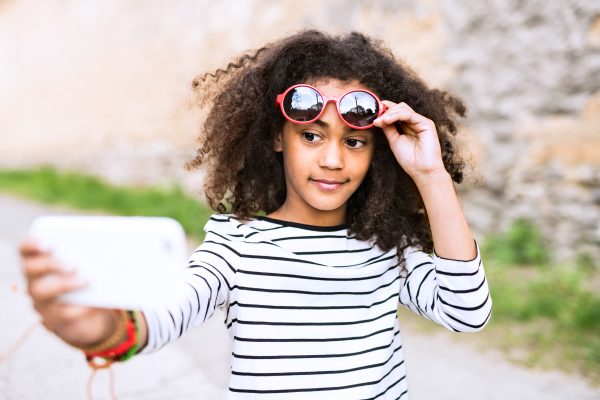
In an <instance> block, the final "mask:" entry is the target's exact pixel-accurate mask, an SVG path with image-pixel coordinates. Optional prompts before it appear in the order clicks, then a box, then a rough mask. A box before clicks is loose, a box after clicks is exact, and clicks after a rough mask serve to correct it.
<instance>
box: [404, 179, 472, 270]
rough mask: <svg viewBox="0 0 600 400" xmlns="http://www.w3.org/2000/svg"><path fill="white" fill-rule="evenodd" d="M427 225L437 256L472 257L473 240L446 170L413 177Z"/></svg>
mask: <svg viewBox="0 0 600 400" xmlns="http://www.w3.org/2000/svg"><path fill="white" fill-rule="evenodd" d="M415 183H416V184H417V187H418V189H419V192H420V194H421V197H422V198H423V202H424V203H425V208H426V209H427V215H428V217H429V224H430V225H431V232H432V235H433V244H434V246H435V252H436V254H437V255H438V256H440V257H444V258H450V259H454V260H463V261H468V260H472V259H473V258H475V257H476V255H477V252H476V248H475V242H474V240H473V236H472V235H471V231H470V229H469V225H468V224H467V221H466V220H465V217H464V215H463V212H462V209H461V208H460V204H459V202H458V198H457V196H456V192H455V191H454V186H453V184H452V178H451V177H450V174H448V172H446V170H443V171H438V172H435V173H431V174H429V175H428V176H426V177H421V178H419V179H416V180H415Z"/></svg>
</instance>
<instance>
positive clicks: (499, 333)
mask: <svg viewBox="0 0 600 400" xmlns="http://www.w3.org/2000/svg"><path fill="white" fill-rule="evenodd" d="M305 28H317V29H322V30H326V31H328V32H331V33H347V32H350V31H353V30H356V31H360V32H363V33H366V34H369V35H372V36H374V37H376V38H380V39H383V40H384V41H385V42H386V43H387V45H388V46H389V47H390V48H391V50H392V51H393V53H394V54H395V55H396V56H397V57H399V58H401V59H403V60H405V61H406V62H407V63H408V64H409V65H411V66H412V67H413V68H414V69H416V70H417V71H418V73H419V74H420V75H421V76H422V77H423V78H424V79H425V81H427V82H428V83H429V84H430V85H431V86H432V87H439V88H444V89H448V90H450V91H452V92H453V93H455V94H456V95H458V96H459V97H462V98H463V99H464V100H465V102H466V103H467V106H468V108H469V114H468V118H467V119H466V120H464V121H463V123H462V127H461V132H460V134H459V140H460V141H461V142H462V143H463V144H464V147H465V149H466V151H467V154H470V157H471V158H472V161H473V165H474V170H473V173H472V176H473V177H474V179H471V180H469V181H468V182H466V183H464V184H462V185H459V186H458V187H457V189H458V190H459V191H460V195H461V201H462V203H463V208H464V211H465V214H466V216H467V219H468V221H469V223H470V226H471V227H472V229H473V231H474V232H475V235H476V238H477V239H478V241H479V242H480V244H481V245H482V248H483V251H484V258H485V259H486V262H487V264H486V269H487V271H488V275H489V281H490V286H491V288H492V297H493V299H494V316H493V318H492V323H491V324H490V329H489V333H483V332H482V338H483V339H481V340H480V341H481V343H482V344H483V346H484V347H488V346H489V345H491V346H492V347H494V348H498V349H499V350H500V351H502V352H503V354H504V355H503V357H504V358H505V359H510V360H512V361H514V362H516V363H518V364H519V365H528V366H534V367H536V368H550V369H559V370H561V371H563V372H564V373H569V374H575V375H576V376H578V377H584V378H585V379H586V382H588V383H590V382H591V383H594V382H596V383H597V382H598V379H599V378H598V377H599V376H600V273H599V272H598V271H599V268H600V265H599V264H600V263H599V261H598V259H599V257H600V2H599V1H597V0H571V1H559V0H545V1H542V0H524V1H521V0H505V1H497V0H481V1H478V2H472V1H466V0H378V1H371V0H328V1H316V0H304V1H302V2H292V1H284V0H271V1H266V0H223V1H205V0H194V1H192V0H181V1H169V2H167V1H116V0H115V1H108V0H107V1H65V0H48V1H44V2H38V1H31V0H0V191H2V192H3V193H5V194H10V196H18V198H19V199H27V198H29V199H33V200H35V201H36V202H38V203H36V204H40V203H53V204H61V205H62V206H65V207H69V210H71V211H70V212H74V211H77V210H79V211H81V210H87V211H86V212H105V213H115V214H123V215H135V214H143V215H169V216H173V217H175V218H177V219H179V220H180V221H182V223H184V227H185V228H186V231H187V232H188V234H189V235H190V238H191V239H190V240H191V241H192V242H194V243H197V242H199V241H200V240H202V237H203V236H202V235H203V233H202V227H203V224H204V222H203V221H205V219H206V218H207V216H208V215H209V213H208V212H207V211H206V210H204V209H203V208H202V206H201V205H199V204H198V203H197V202H196V201H194V200H193V198H192V197H193V195H194V194H195V193H197V192H198V190H199V189H200V185H201V179H202V176H201V173H199V172H187V171H185V170H184V169H183V165H184V163H185V162H186V161H188V160H189V159H190V158H191V157H192V156H193V154H194V147H195V145H196V136H197V133H198V131H199V126H200V123H201V121H202V116H203V112H202V111H200V110H198V109H196V108H194V107H193V105H192V102H193V98H192V94H191V81H192V79H193V78H194V77H195V76H196V75H198V74H201V73H204V72H209V71H214V70H216V69H217V68H219V67H223V66H225V65H226V64H227V63H228V62H230V61H232V60H233V59H234V58H235V57H236V56H238V55H240V54H241V53H242V52H244V51H246V50H249V49H256V48H259V47H261V46H262V45H264V44H265V43H268V42H271V41H274V40H276V39H278V38H280V37H283V36H285V35H288V34H290V33H293V32H295V31H297V30H299V29H305ZM11 199H13V197H11ZM7 201H8V200H7ZM20 201H21V200H20ZM22 201H23V202H25V201H26V200H22ZM17 203H18V202H17ZM3 204H5V206H6V207H9V206H10V207H17V208H18V207H19V206H18V205H17V206H15V205H14V204H15V202H14V201H13V200H10V201H8V202H7V203H3ZM32 207H33V206H32ZM40 207H41V206H40ZM48 210H49V209H48ZM15 212H17V211H15ZM24 221H25V220H24ZM1 229H2V228H1V227H0V234H1V233H2V232H1ZM488 265H489V266H488ZM6 296H9V295H6ZM7 298H8V297H7ZM7 318H8V317H7ZM11 318H12V317H11ZM14 318H17V317H14ZM405 319H406V320H407V321H408V320H410V316H406V318H405ZM10 321H12V322H11V323H13V322H14V321H16V319H15V320H14V321H13V320H10ZM407 324H412V325H410V326H411V329H413V328H414V330H415V331H416V332H420V333H419V335H420V334H421V333H422V334H424V335H426V334H432V335H437V333H428V332H429V331H430V330H431V329H434V328H430V327H422V326H420V324H421V322H419V321H414V322H407ZM407 329H408V328H407ZM15 332H16V331H15ZM484 332H485V331H484ZM16 335H17V334H16V333H15V336H14V338H16V337H17V336H16ZM11 338H13V337H12V336H11ZM432 340H433V339H432ZM8 343H9V338H8V337H7V338H6V341H5V342H4V343H2V344H6V345H8ZM425 347H427V346H425ZM0 351H2V349H1V348H0ZM532 379H533V378H532ZM573 379H575V378H573ZM586 384H587V383H586ZM9 386H10V385H9ZM590 390H591V389H590ZM582 393H583V392H582ZM595 393H596V395H598V397H589V398H600V394H599V393H600V392H595ZM582 396H583V395H582ZM594 396H595V395H594ZM157 398H158V397H157ZM415 398H417V399H418V398H426V396H425V395H423V396H422V397H415ZM448 398H449V397H448ZM461 398H466V397H461ZM488 398H492V397H488ZM513 398H518V397H513ZM529 398H533V397H529ZM557 398H558V397H557ZM565 398H567V397H565ZM570 398H578V397H570ZM581 398H588V397H581Z"/></svg>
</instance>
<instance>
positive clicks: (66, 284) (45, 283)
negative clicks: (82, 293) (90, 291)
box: [29, 274, 88, 302]
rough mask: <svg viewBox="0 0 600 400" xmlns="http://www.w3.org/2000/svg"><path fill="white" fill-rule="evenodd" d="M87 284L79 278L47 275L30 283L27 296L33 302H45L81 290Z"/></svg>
mask: <svg viewBox="0 0 600 400" xmlns="http://www.w3.org/2000/svg"><path fill="white" fill-rule="evenodd" d="M87 284H88V282H87V281H86V280H85V279H83V278H81V277H80V276H73V277H64V276H60V275H56V274H48V275H46V276H44V277H42V278H38V279H36V280H34V281H32V282H31V283H30V285H29V294H30V295H31V297H32V298H33V299H34V300H35V301H41V302H46V301H50V300H54V299H55V298H56V297H57V296H60V295H61V294H65V293H69V292H72V291H75V290H79V289H82V288H84V287H85V286H86V285H87Z"/></svg>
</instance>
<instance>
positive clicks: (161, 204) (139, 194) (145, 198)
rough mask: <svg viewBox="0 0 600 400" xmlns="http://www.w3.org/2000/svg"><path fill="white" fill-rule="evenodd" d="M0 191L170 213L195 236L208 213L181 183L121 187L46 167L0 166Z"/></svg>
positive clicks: (123, 210) (119, 211)
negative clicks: (25, 168) (15, 168)
mask: <svg viewBox="0 0 600 400" xmlns="http://www.w3.org/2000/svg"><path fill="white" fill-rule="evenodd" d="M0 191H2V192H5V193H10V194H14V195H17V196H22V197H27V198H31V199H35V200H38V201H41V202H44V203H47V204H57V205H63V206H68V207H72V208H75V209H79V210H87V211H99V212H106V213H110V214H115V215H124V216H134V215H137V216H150V217H170V218H173V219H175V220H177V221H179V223H180V224H181V225H182V226H183V229H184V230H185V231H186V233H187V234H188V235H190V236H193V237H194V238H195V239H196V240H199V241H201V240H203V239H204V231H203V228H204V225H205V224H206V221H208V218H209V217H210V215H211V214H212V211H209V210H207V209H206V207H204V206H203V205H202V204H201V203H200V202H199V201H198V200H196V199H195V198H193V197H191V196H189V195H188V194H186V193H185V192H184V191H183V190H182V189H181V187H179V186H177V185H174V186H172V187H170V188H164V187H124V186H117V185H112V184H110V183H107V182H105V181H104V180H102V179H100V178H97V177H93V176H89V175H84V174H80V173H74V172H59V171H57V170H55V169H53V168H50V167H43V168H38V169H32V170H0Z"/></svg>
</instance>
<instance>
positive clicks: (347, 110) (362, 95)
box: [340, 92, 379, 127]
mask: <svg viewBox="0 0 600 400" xmlns="http://www.w3.org/2000/svg"><path fill="white" fill-rule="evenodd" d="M340 113H341V114H342V118H344V120H346V122H347V123H349V124H350V125H353V126H358V127H361V126H369V125H371V124H372V123H373V121H375V119H377V115H379V106H378V104H377V100H375V98H374V97H373V96H371V95H370V94H369V93H366V92H351V93H348V94H347V95H345V96H344V98H343V99H342V100H341V101H340Z"/></svg>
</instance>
